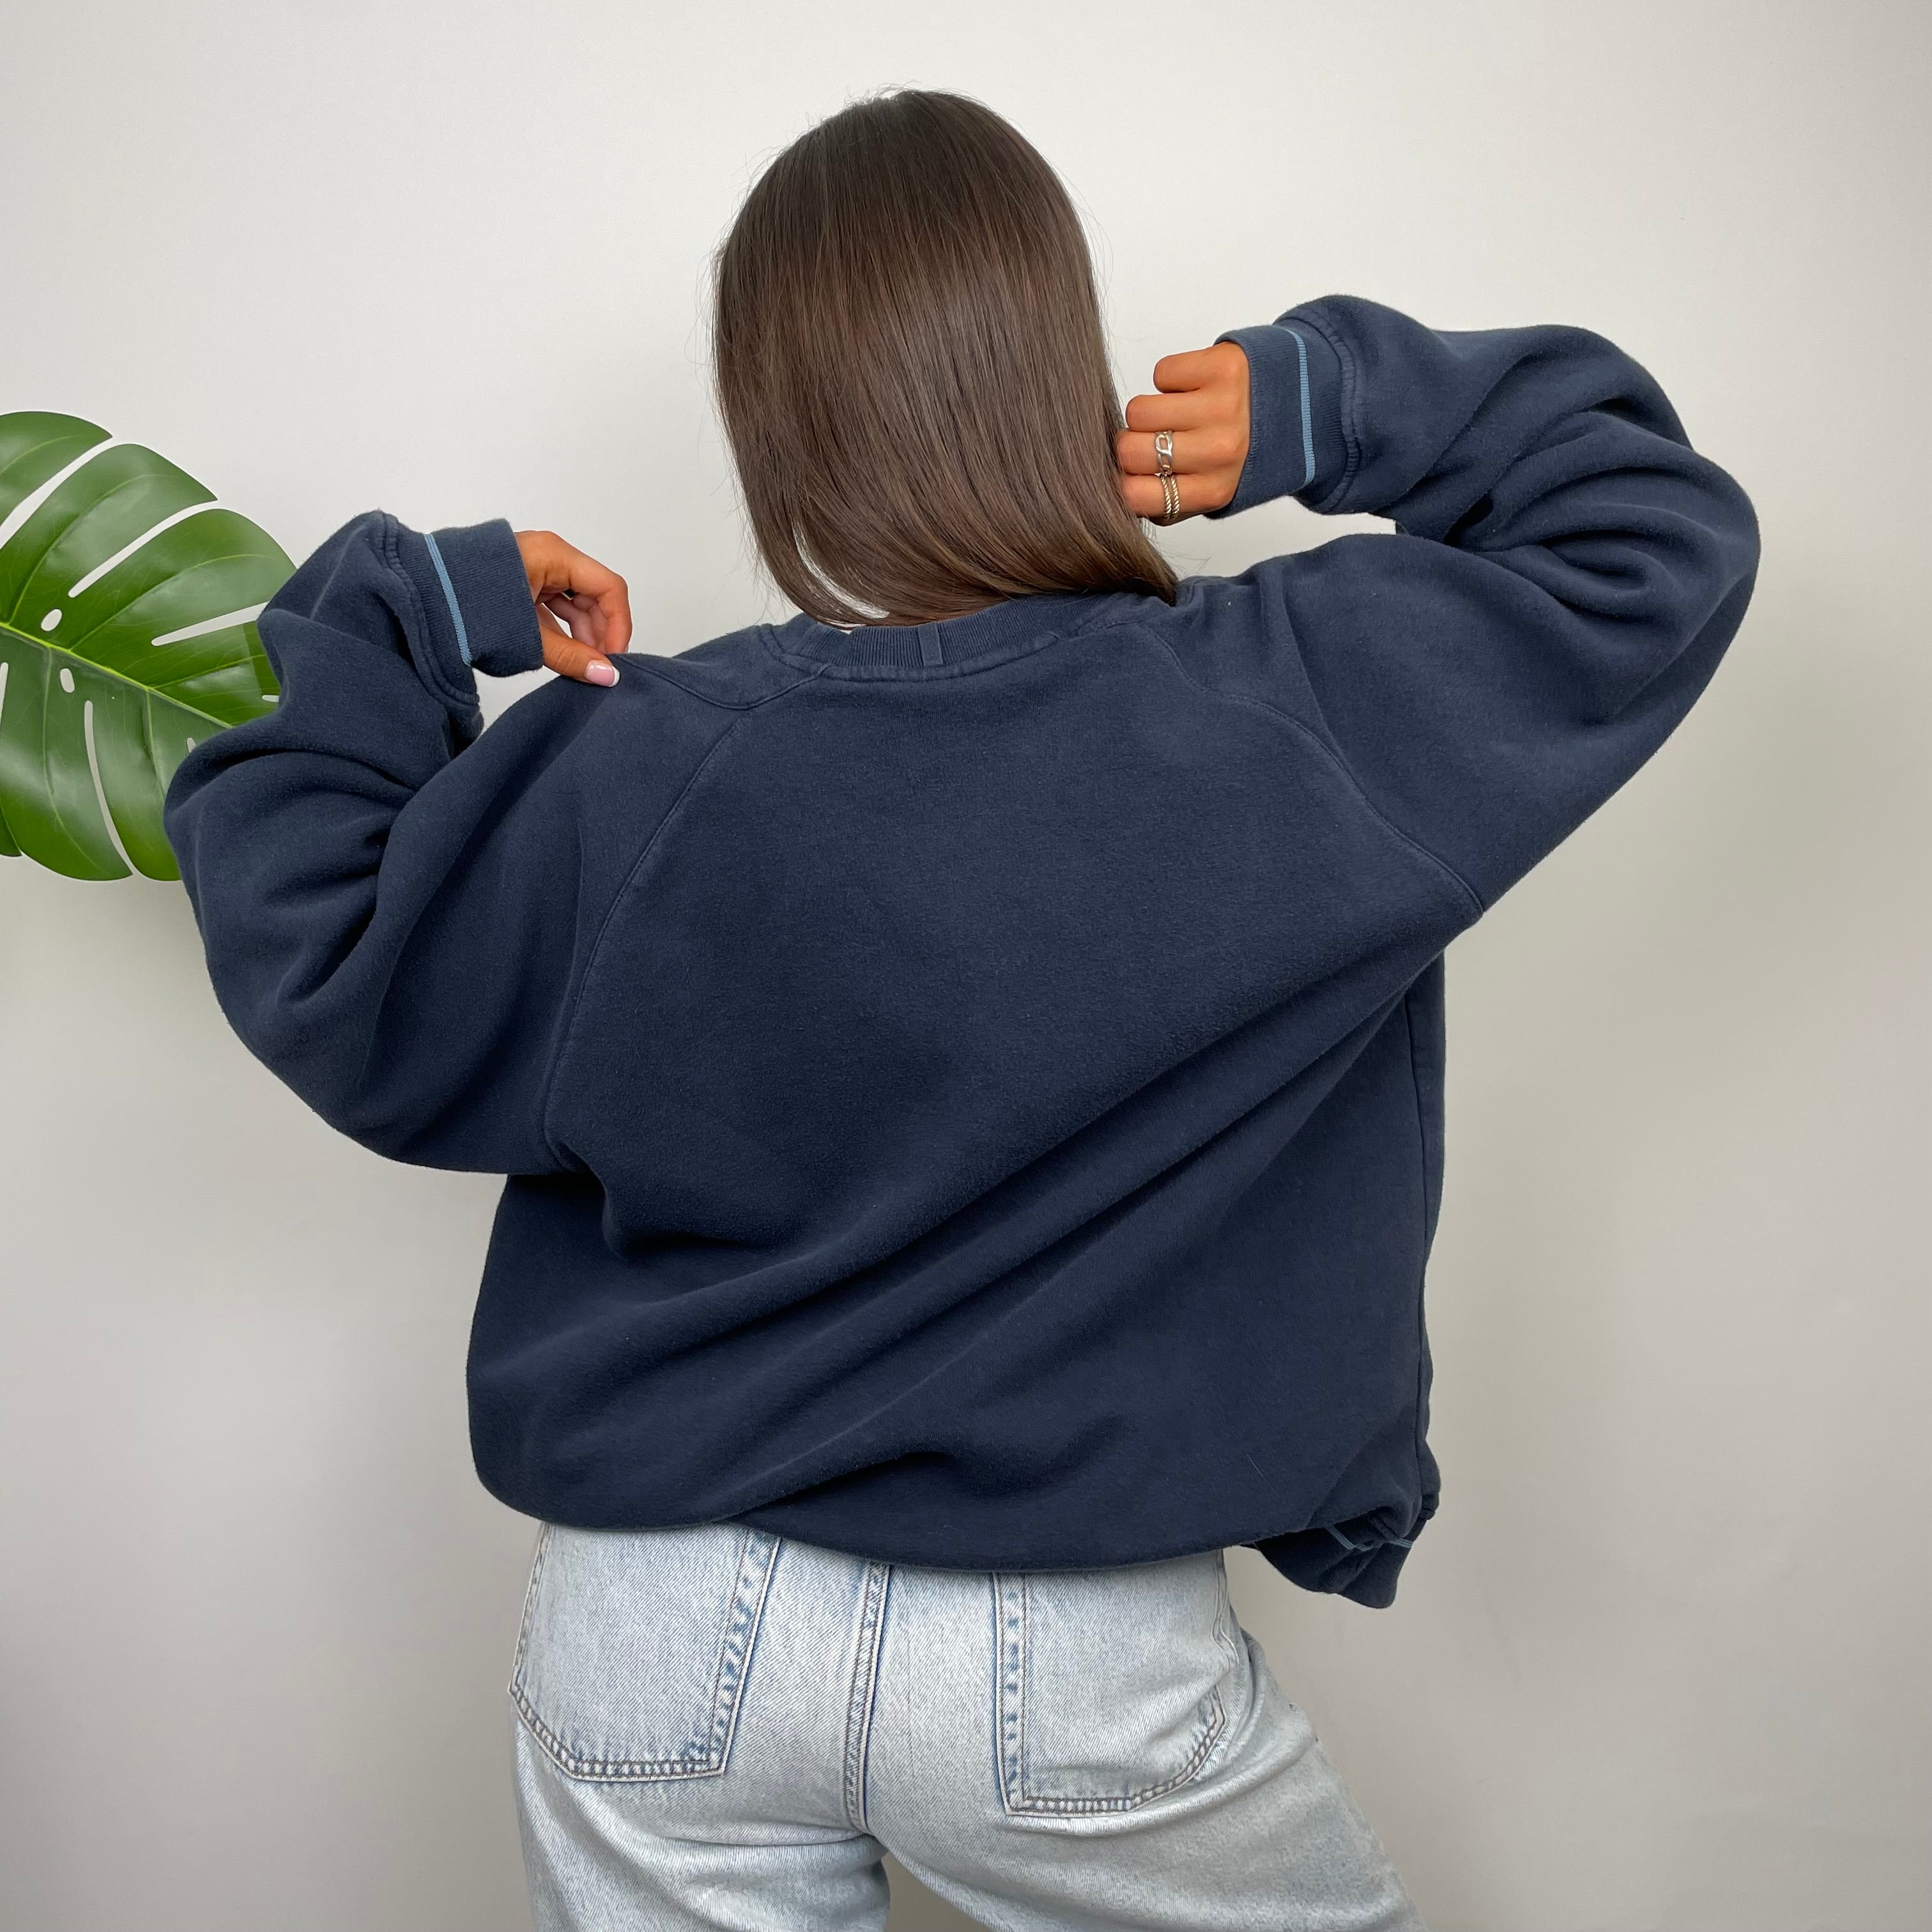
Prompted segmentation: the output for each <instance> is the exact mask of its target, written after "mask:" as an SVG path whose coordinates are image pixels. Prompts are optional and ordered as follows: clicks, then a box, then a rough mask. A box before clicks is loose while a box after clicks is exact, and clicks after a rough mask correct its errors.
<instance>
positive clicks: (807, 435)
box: [712, 89, 1175, 625]
mask: <svg viewBox="0 0 1932 1932" xmlns="http://www.w3.org/2000/svg"><path fill="white" fill-rule="evenodd" d="M712 348H713V354H714V358H715V365H714V367H715V377H716V383H717V391H718V406H719V411H720V413H721V416H722V417H723V419H724V427H725V432H726V434H727V437H728V438H729V440H730V446H731V452H732V455H733V460H734V461H735V463H736V467H737V472H738V478H739V486H740V488H741V489H742V493H743V496H744V500H745V507H746V509H747V511H748V514H749V516H750V518H751V530H752V534H753V536H754V540H755V541H756V542H757V547H758V551H759V554H760V556H761V557H762V559H763V562H764V564H765V566H766V569H767V570H769V572H770V573H771V575H772V578H773V580H775V583H777V585H778V588H779V589H781V591H783V592H784V594H785V595H786V596H787V597H788V598H790V599H791V601H793V603H794V604H796V605H797V606H798V607H799V609H800V610H803V611H805V612H806V613H808V614H809V615H810V616H814V617H816V618H817V619H820V621H821V622H826V623H832V624H841V625H850V624H858V623H867V622H891V623H913V622H925V621H927V620H929V619H934V618H939V617H946V616H955V615H957V614H959V613H962V612H964V611H966V610H975V609H978V608H980V607H983V606H984V605H986V604H989V603H993V602H997V601H1000V600H1001V599H1002V598H1009V597H1022V596H1026V595H1030V594H1031V593H1033V592H1037V591H1053V590H1058V591H1103V590H1118V589H1142V590H1145V591H1148V592H1151V593H1153V594H1154V595H1157V596H1160V597H1162V598H1165V599H1166V600H1167V601H1169V602H1172V601H1173V598H1174V595H1175V577H1174V573H1173V571H1172V570H1171V569H1170V568H1169V566H1168V565H1167V562H1166V559H1163V557H1162V556H1161V555H1160V552H1159V551H1158V550H1156V549H1155V548H1154V544H1153V543H1152V542H1151V541H1150V539H1149V538H1148V533H1147V531H1146V529H1145V527H1144V526H1142V523H1141V521H1140V520H1139V518H1138V517H1136V516H1135V515H1134V514H1133V512H1132V511H1130V510H1129V509H1128V508H1127V506H1126V505H1124V503H1123V502H1121V498H1120V495H1119V493H1118V488H1117V486H1116V484H1115V460H1114V437H1115V432H1116V431H1118V430H1119V429H1120V428H1121V406H1120V401H1119V398H1118V396H1117V395H1115V389H1114V384H1113V378H1112V373H1111V371H1110V370H1109V367H1108V361H1107V351H1106V335H1105V332H1104V331H1103V328H1102V326H1101V321H1100V304H1099V301H1098V299H1097V296H1096V293H1095V290H1094V273H1093V266H1092V263H1091V260H1090V259H1089V257H1088V251H1087V243H1086V238H1085V236H1084V235H1083V233H1082V231H1081V227H1080V222H1079V217H1078V215H1077V214H1076V213H1075V211H1074V208H1073V202H1072V201H1071V200H1070V199H1069V197H1068V195H1067V190H1066V189H1065V187H1064V186H1063V185H1062V184H1061V181H1060V178H1059V177H1058V175H1056V174H1055V172H1054V171H1053V169H1052V168H1051V167H1050V166H1049V165H1048V164H1047V162H1046V159H1045V157H1043V155H1041V154H1040V152H1039V151H1038V150H1037V148H1034V145H1032V143H1031V142H1029V141H1028V140H1027V139H1025V136H1023V135H1022V134H1021V133H1019V130H1017V129H1016V128H1015V127H1013V126H1012V125H1011V124H1009V123H1008V122H1007V121H1004V120H1003V119H1001V117H1000V116H999V115H997V114H995V113H993V111H992V110H991V109H990V108H988V107H984V106H983V105H981V104H980V103H979V102H978V101H970V100H968V99H966V98H965V97H963V96H962V95H956V94H942V93H933V92H923V91H916V90H912V89H907V90H904V91H900V92H893V93H890V94H886V95H880V96H877V97H876V98H873V99H870V100H867V101H860V102H858V103H856V104H854V105H853V106H852V107H847V108H846V109H845V110H844V111H843V112H841V113H838V114H835V115H832V117H831V118H829V119H828V120H826V121H820V123H819V124H818V125H817V127H813V128H812V129H811V130H809V131H808V133H805V134H804V135H802V136H800V137H799V139H797V140H796V141H794V142H793V143H792V145H790V147H788V148H786V149H785V150H784V152H783V153H782V154H780V155H779V156H778V158H777V159H776V160H775V161H773V162H772V164H771V165H770V166H769V167H768V168H767V169H766V170H765V172H764V173H763V175H761V176H760V178H759V180H758V181H757V184H756V186H755V187H753V189H752V190H751V193H750V194H749V195H748V196H747V197H746V199H745V204H744V205H743V207H742V208H741V209H740V210H739V214H738V216H737V219H736V221H735V222H734V223H733V225H732V227H731V231H730V234H729V235H728V236H727V237H726V239H725V240H724V244H723V245H722V247H721V248H720V249H719V251H718V257H717V260H716V272H715V305H714V310H713V316H712Z"/></svg>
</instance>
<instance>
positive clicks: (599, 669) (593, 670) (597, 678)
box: [583, 664, 617, 684]
mask: <svg viewBox="0 0 1932 1932" xmlns="http://www.w3.org/2000/svg"><path fill="white" fill-rule="evenodd" d="M583 675H584V676H586V677H587V678H588V679H589V680H590V682H592V684H615V683H616V682H617V667H616V665H615V664H586V665H585V666H584V667H583Z"/></svg>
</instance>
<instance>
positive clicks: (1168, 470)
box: [1154, 429, 1174, 476]
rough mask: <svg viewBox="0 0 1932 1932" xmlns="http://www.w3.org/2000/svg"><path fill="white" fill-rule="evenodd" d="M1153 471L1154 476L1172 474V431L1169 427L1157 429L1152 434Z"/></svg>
mask: <svg viewBox="0 0 1932 1932" xmlns="http://www.w3.org/2000/svg"><path fill="white" fill-rule="evenodd" d="M1154 474H1155V475H1157V476H1172V475H1173V474H1174V432H1173V431H1172V430H1171V429H1163V430H1158V431H1156V432H1155V434H1154Z"/></svg>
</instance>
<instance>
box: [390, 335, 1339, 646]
mask: <svg viewBox="0 0 1932 1932" xmlns="http://www.w3.org/2000/svg"><path fill="white" fill-rule="evenodd" d="M1293 333H1294V331H1293V330H1292V329H1291V330H1290V331H1289V334H1290V335H1292V334H1293ZM1307 357H1308V352H1307V350H1305V349H1304V350H1303V351H1302V359H1303V361H1304V363H1305V362H1307ZM1301 383H1302V393H1303V395H1304V396H1306V395H1307V390H1308V377H1307V373H1306V371H1304V374H1303V376H1302V379H1301ZM1303 413H1304V415H1306V413H1307V404H1305V403H1304V405H1303ZM1309 473H1310V475H1313V474H1314V472H1313V470H1312V469H1311V470H1310V472H1309ZM423 541H424V542H425V543H426V544H428V545H429V560H430V562H432V563H433V564H434V565H436V574H437V577H439V578H440V580H442V583H443V595H444V597H445V598H447V599H448V600H449V614H450V616H452V618H454V619H455V622H456V648H457V649H458V650H459V651H460V652H462V653H463V662H464V663H465V664H467V663H469V632H468V631H466V630H465V629H464V628H463V611H462V607H460V605H459V604H458V602H457V601H456V586H455V584H453V583H451V582H450V580H449V571H447V570H446V569H445V568H443V553H442V551H441V550H438V549H437V547H436V539H435V538H434V537H433V536H431V535H430V533H429V532H428V531H427V530H425V531H424V532H423Z"/></svg>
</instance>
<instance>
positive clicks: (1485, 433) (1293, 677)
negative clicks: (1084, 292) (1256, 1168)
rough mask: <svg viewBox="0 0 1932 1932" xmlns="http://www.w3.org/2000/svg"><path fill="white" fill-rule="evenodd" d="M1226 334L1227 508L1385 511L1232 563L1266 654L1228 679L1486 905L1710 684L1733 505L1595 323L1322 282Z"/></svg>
mask: <svg viewBox="0 0 1932 1932" xmlns="http://www.w3.org/2000/svg"><path fill="white" fill-rule="evenodd" d="M1222 339H1223V341H1234V342H1236V343H1238V344H1240V345H1241V348H1242V349H1243V350H1244V352H1245V353H1246V354H1247V358H1248V362H1249V369H1250V425H1251V427H1250V446H1249V452H1248V458H1247V464H1246V466H1245V467H1244V469H1243V472H1242V475H1241V481H1240V487H1239V488H1238V491H1237V493H1236V495H1235V498H1234V499H1233V501H1232V502H1231V503H1229V505H1228V506H1227V508H1226V510H1225V511H1219V512H1217V513H1216V514H1223V515H1225V514H1233V513H1235V512H1236V511H1241V510H1242V509H1245V508H1247V507H1249V506H1250V505H1252V504H1255V503H1259V502H1265V501H1267V500H1268V499H1271V498H1274V497H1277V496H1294V497H1295V498H1296V499H1298V501H1300V502H1302V503H1303V504H1304V505H1307V508H1310V509H1311V510H1314V511H1318V512H1319V513H1321V514H1325V515H1334V514H1341V513H1343V512H1351V511H1353V512H1367V513H1368V514H1371V515H1374V516H1379V517H1388V518H1389V519H1391V520H1392V521H1393V522H1394V524H1395V526H1396V531H1395V533H1394V534H1393V535H1390V534H1387V533H1373V534H1370V533H1364V534H1359V535H1348V536H1343V537H1338V538H1334V539H1333V540H1332V541H1329V542H1328V543H1326V544H1322V545H1319V546H1318V547H1316V548H1314V549H1313V550H1304V551H1302V552H1300V553H1297V554H1295V555H1292V556H1284V557H1278V558H1276V559H1273V560H1271V562H1267V563H1264V564H1262V565H1258V566H1257V567H1256V568H1255V569H1254V570H1253V571H1250V572H1248V573H1247V574H1246V576H1245V577H1244V578H1241V579H1238V580H1236V582H1237V583H1240V584H1244V585H1246V586H1247V589H1248V593H1249V595H1250V597H1251V598H1253V600H1254V601H1253V606H1252V608H1253V613H1254V615H1255V616H1256V618H1257V619H1258V622H1256V623H1255V624H1253V625H1247V626H1243V627H1242V628H1243V629H1244V631H1247V632H1248V633H1249V634H1250V635H1251V636H1253V637H1256V638H1258V639H1259V647H1258V648H1257V649H1255V650H1254V651H1253V653H1252V654H1251V655H1250V656H1249V657H1248V658H1247V659H1246V661H1238V660H1237V661H1229V662H1226V664H1225V670H1226V674H1227V676H1228V677H1229V679H1231V680H1232V682H1235V684H1237V685H1247V687H1248V689H1247V695H1250V696H1251V697H1255V698H1256V699H1259V700H1261V701H1263V702H1266V703H1270V704H1272V705H1274V706H1276V707H1277V709H1283V710H1286V711H1289V712H1291V713H1292V714H1293V715H1295V717H1296V718H1297V719H1298V721H1300V722H1301V723H1303V724H1305V725H1307V727H1309V728H1310V730H1313V731H1314V732H1315V733H1316V735H1317V736H1319V738H1320V739H1322V741H1323V742H1325V744H1326V745H1328V747H1329V748H1331V751H1332V752H1333V753H1334V754H1335V755H1336V756H1337V757H1339V758H1340V760H1341V761H1342V763H1343V764H1344V765H1345V766H1346V767H1347V769H1348V770H1349V772H1350V773H1351V774H1352V777H1353V779H1354V781H1355V784H1356V785H1357V786H1358V788H1359V789H1360V790H1361V793H1363V794H1364V796H1365V797H1366V798H1367V800H1368V802H1370V805H1372V806H1373V808H1375V809H1376V811H1378V812H1379V813H1380V814H1381V815H1382V817H1385V819H1386V820H1388V821H1389V822H1390V823H1392V824H1393V825H1394V826H1395V827H1396V828H1397V829H1398V830H1399V831H1400V832H1402V833H1403V835H1405V836H1406V837H1407V838H1409V839H1410V840H1411V841H1413V842H1414V843H1415V844H1418V845H1419V846H1420V847H1422V848H1423V849H1424V850H1425V851H1427V852H1428V853H1430V854H1431V855H1432V856H1433V857H1434V858H1435V859H1436V861H1437V862H1439V864H1440V865H1443V866H1445V867H1446V868H1448V870H1449V871H1451V872H1452V873H1453V874H1455V875H1456V876H1457V878H1458V879H1460V880H1461V882H1462V883H1463V885H1464V886H1465V887H1466V889H1467V890H1468V891H1469V893H1470V894H1471V895H1472V897H1473V898H1474V899H1475V902H1476V904H1477V906H1478V908H1481V907H1487V906H1488V905H1490V904H1492V903H1493V902H1494V901H1495V900H1496V898H1497V896H1498V895H1499V894H1501V893H1502V892H1504V891H1505V890H1506V889H1508V887H1509V886H1511V884H1513V883H1514V882H1515V881H1516V880H1518V879H1520V877H1523V874H1525V873H1526V872H1527V871H1529V869H1530V868H1531V867H1532V866H1533V865H1535V864H1536V863H1537V862H1538V860H1539V859H1541V858H1543V857H1544V856H1545V855H1546V854H1547V853H1549V852H1550V851H1551V850H1553V849H1554V848H1555V847H1556V845H1558V844H1559V843H1561V841H1562V840H1563V839H1564V838H1566V837H1567V836H1568V834H1569V833H1570V832H1571V831H1572V830H1574V829H1575V828H1576V826H1577V825H1578V824H1580V823H1581V822H1582V821H1583V820H1584V819H1585V818H1586V817H1588V816H1589V814H1590V813H1591V812H1592V811H1595V809H1596V808H1597V807H1598V806H1599V805H1601V804H1602V803H1603V802H1604V801H1605V800H1606V799H1608V798H1609V797H1610V796H1611V794H1612V793H1614V792H1615V791H1616V790H1617V789H1618V788H1619V787H1620V786H1621V785H1622V784H1623V783H1624V782H1625V781H1626V780H1627V779H1628V778H1630V777H1631V775H1632V774H1633V773H1634V772H1636V771H1637V769H1638V768H1639V767H1640V766H1642V765H1643V763H1644V762H1645V761H1646V760H1647V759H1648V758H1649V757H1650V756H1651V754H1652V753H1653V752H1654V751H1655V750H1656V749H1657V748H1658V745H1661V743H1662V742H1663V741H1664V739H1665V738H1666V737H1667V736H1669V734H1670V732H1671V731H1672V730H1673V729H1674V728H1675V727H1676V725H1677V724H1678V722H1679V721H1680V720H1681V719H1682V717H1683V716H1684V715H1685V712H1687V711H1688V709H1689V708H1690V706H1691V704H1692V703H1694V701H1695V700H1696V699H1697V697H1698V695H1699V694H1700V692H1701V691H1703V688H1704V687H1705V685H1706V684H1707V683H1708V682H1709V680H1710V678H1711V676H1712V673H1713V672H1714V671H1715V669H1716V667H1717V665H1718V661H1719V659H1720V658H1721V657H1722V655H1723V654H1724V650H1725V648H1726V646H1727V645H1728V644H1729V643H1730V640H1731V638H1732V637H1733V634H1735V633H1736V630H1737V628H1738V626H1739V622H1741V621H1742V618H1743V616H1744V613H1745V607H1746V605H1747V604H1748V602H1749V601H1750V598H1751V590H1752V587H1753V585H1754V580H1755V578H1756V574H1757V563H1758V529H1757V518H1756V516H1755V514H1754V511H1753V510H1752V507H1751V502H1750V500H1749V499H1748V497H1747V496H1745V493H1744V491H1743V490H1742V489H1741V488H1739V486H1738V484H1736V481H1733V478H1731V477H1730V475H1727V473H1726V472H1724V470H1723V469H1720V468H1719V467H1718V465H1717V464H1716V463H1713V462H1712V461H1711V460H1709V458H1706V457H1704V456H1702V455H1699V454H1698V453H1697V452H1696V451H1695V450H1694V449H1692V448H1691V444H1690V442H1689V440H1688V437H1686V435H1685V431H1684V427H1683V425H1682V423H1681V422H1679V419H1678V417H1677V415H1676V411H1675V410H1673V408H1672V407H1671V404H1670V402H1669V401H1667V398H1665V396H1664V392H1663V391H1662V390H1661V389H1660V388H1659V387H1658V384H1657V383H1656V382H1655V380H1654V379H1653V378H1652V377H1651V376H1650V374H1649V373H1648V372H1647V371H1646V370H1645V369H1644V368H1643V367H1642V366H1641V365H1640V364H1639V363H1637V362H1635V361H1634V360H1633V359H1632V358H1631V357H1630V356H1628V355H1626V354H1625V353H1623V352H1622V350H1619V348H1617V347H1616V345H1615V344H1613V343H1611V342H1610V341H1607V340H1606V339H1605V338H1604V337H1602V336H1601V335H1595V334H1593V333H1592V332H1590V331H1589V330H1588V329H1579V328H1573V327H1568V326H1560V325H1551V324H1545V325H1537V326H1530V327H1526V328H1517V329H1430V328H1428V327H1427V326H1424V324H1423V323H1420V322H1418V321H1415V320H1412V318H1411V317H1408V316H1406V315H1403V314H1400V313H1399V312H1398V311H1396V310H1394V309H1392V308H1387V307H1385V306H1384V305H1382V304H1381V303H1379V302H1371V301H1369V300H1367V299H1364V298H1363V297H1361V296H1339V295H1338V296H1324V297H1322V298H1321V299H1319V300H1317V301H1315V302H1308V303H1304V304H1303V305H1300V306H1299V307H1298V308H1294V309H1292V310H1290V311H1289V312H1288V313H1287V314H1286V315H1284V316H1283V317H1281V319H1280V320H1279V321H1278V322H1276V323H1271V324H1267V325H1265V326H1261V327H1258V328H1253V329H1236V330H1233V331H1231V332H1229V335H1226V336H1225V337H1223V338H1222Z"/></svg>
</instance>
